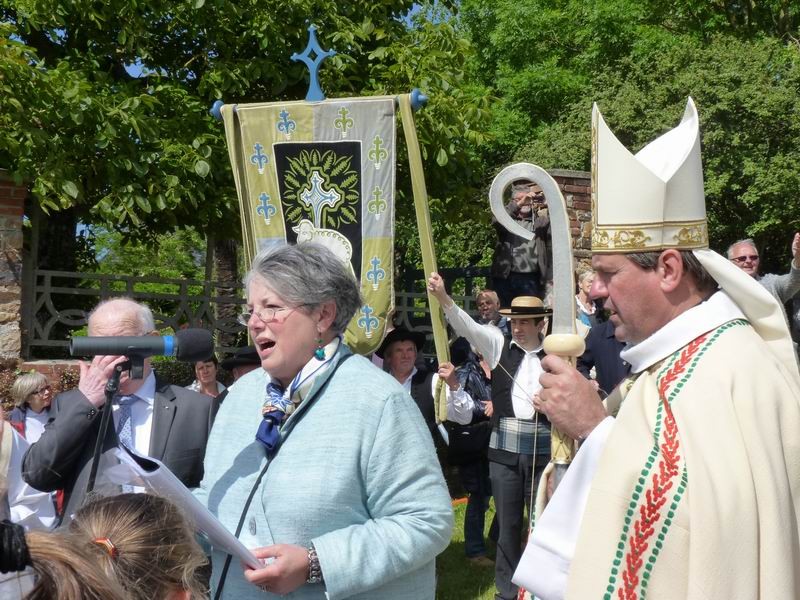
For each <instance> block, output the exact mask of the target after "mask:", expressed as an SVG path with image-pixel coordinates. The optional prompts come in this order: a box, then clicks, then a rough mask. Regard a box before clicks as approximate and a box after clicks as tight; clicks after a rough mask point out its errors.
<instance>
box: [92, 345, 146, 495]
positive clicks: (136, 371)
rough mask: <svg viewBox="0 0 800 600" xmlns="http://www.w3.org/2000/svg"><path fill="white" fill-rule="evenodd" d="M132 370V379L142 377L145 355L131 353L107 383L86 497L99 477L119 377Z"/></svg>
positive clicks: (117, 366)
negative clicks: (98, 471)
mask: <svg viewBox="0 0 800 600" xmlns="http://www.w3.org/2000/svg"><path fill="white" fill-rule="evenodd" d="M128 370H130V372H131V378H132V379H141V378H142V376H143V371H144V357H143V356H136V355H134V354H131V356H129V357H128V360H127V361H125V362H123V363H119V364H118V365H116V366H115V367H114V372H113V373H112V374H111V377H109V378H108V382H107V383H106V389H105V395H106V403H105V404H104V405H103V414H102V416H101V417H100V430H99V431H98V432H97V440H96V441H95V443H94V454H93V456H92V468H91V470H90V471H89V483H88V484H87V485H86V495H85V498H89V496H90V494H91V493H92V491H93V490H94V483H95V479H96V478H97V469H98V467H99V466H100V454H102V451H103V444H104V443H105V440H106V436H107V435H108V427H109V423H110V422H111V413H112V412H114V409H113V406H112V405H113V402H114V396H116V395H117V392H118V391H119V378H120V377H121V376H122V373H124V372H125V371H128Z"/></svg>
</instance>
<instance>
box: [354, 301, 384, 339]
mask: <svg viewBox="0 0 800 600" xmlns="http://www.w3.org/2000/svg"><path fill="white" fill-rule="evenodd" d="M374 312H375V309H374V308H372V307H371V306H370V305H369V304H365V305H364V306H362V307H361V314H362V315H364V316H363V317H360V318H359V319H358V321H357V322H356V325H358V326H359V327H360V328H361V329H363V330H364V335H366V336H367V339H369V338H371V337H372V334H373V333H375V330H376V329H378V325H379V324H380V323H379V322H378V319H377V318H376V317H373V316H372V313H374Z"/></svg>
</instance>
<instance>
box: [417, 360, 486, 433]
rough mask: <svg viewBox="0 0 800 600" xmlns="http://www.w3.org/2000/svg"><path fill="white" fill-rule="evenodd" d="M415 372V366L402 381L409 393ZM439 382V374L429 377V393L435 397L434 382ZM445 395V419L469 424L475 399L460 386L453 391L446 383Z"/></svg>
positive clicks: (460, 423)
mask: <svg viewBox="0 0 800 600" xmlns="http://www.w3.org/2000/svg"><path fill="white" fill-rule="evenodd" d="M416 374H417V368H416V367H414V369H413V370H412V371H411V375H409V376H408V377H406V380H405V381H404V382H403V389H404V390H405V391H407V392H408V393H409V395H410V394H411V378H412V377H414V375H416ZM438 382H439V374H438V373H434V374H433V377H432V378H431V394H432V395H433V397H434V398H436V384H437V383H438ZM444 389H445V397H446V398H447V420H448V421H454V422H455V423H458V424H459V425H469V424H470V423H471V422H472V410H473V408H474V407H475V401H474V400H473V399H472V396H470V395H469V394H468V393H467V392H466V390H464V388H463V387H462V386H458V389H457V390H455V391H453V390H451V389H450V386H449V385H447V383H445V384H444Z"/></svg>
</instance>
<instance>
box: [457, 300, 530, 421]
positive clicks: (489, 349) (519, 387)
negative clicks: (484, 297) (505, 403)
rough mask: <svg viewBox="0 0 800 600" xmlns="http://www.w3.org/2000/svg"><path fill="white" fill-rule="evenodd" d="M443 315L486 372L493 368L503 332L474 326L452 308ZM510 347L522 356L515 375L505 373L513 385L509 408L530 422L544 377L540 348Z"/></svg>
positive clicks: (492, 327)
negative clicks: (485, 366)
mask: <svg viewBox="0 0 800 600" xmlns="http://www.w3.org/2000/svg"><path fill="white" fill-rule="evenodd" d="M444 314H445V316H446V317H447V321H448V322H449V323H450V325H451V326H452V327H453V329H454V330H455V332H456V333H457V334H458V335H460V336H462V337H465V338H467V340H469V343H470V344H472V345H473V346H474V347H475V349H476V350H477V351H478V353H479V354H481V355H482V356H483V358H484V360H485V361H486V363H487V364H488V365H489V368H491V369H495V368H497V365H498V364H499V363H500V356H501V355H502V353H503V346H504V345H505V343H506V337H505V335H503V332H502V331H501V330H500V329H498V328H497V327H495V326H494V325H481V324H480V323H476V322H475V321H473V320H472V318H471V317H470V316H469V315H468V314H467V313H466V312H464V311H463V310H461V309H460V308H459V307H458V306H456V305H455V304H452V305H451V306H449V307H447V308H445V309H444ZM511 343H512V344H514V345H516V346H517V347H519V348H520V349H521V350H523V351H524V352H525V356H524V357H523V358H522V362H521V363H520V365H519V367H518V368H517V372H516V373H513V374H511V373H509V375H512V377H513V380H514V385H512V386H511V406H512V408H513V410H514V416H515V417H516V418H518V419H532V418H533V415H534V413H535V411H534V409H533V396H534V395H535V394H537V393H538V392H539V390H541V389H542V386H541V384H540V383H539V376H540V375H542V373H544V370H543V369H542V364H541V362H540V361H539V357H538V356H537V354H538V353H539V352H540V351H541V350H542V346H541V344H539V347H538V348H535V349H533V350H525V349H524V348H522V346H520V345H519V344H517V343H516V342H514V341H512V342H511Z"/></svg>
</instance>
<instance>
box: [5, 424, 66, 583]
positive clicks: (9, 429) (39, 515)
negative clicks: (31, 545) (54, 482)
mask: <svg viewBox="0 0 800 600" xmlns="http://www.w3.org/2000/svg"><path fill="white" fill-rule="evenodd" d="M29 447H30V444H29V443H28V442H27V441H26V440H25V438H23V437H22V436H21V435H20V434H19V433H17V431H16V429H14V427H13V426H12V425H11V423H9V422H8V421H6V420H5V414H4V413H3V410H2V408H0V520H3V519H8V520H10V521H12V522H13V523H18V524H20V525H22V526H24V527H25V529H49V528H51V527H53V525H55V523H56V510H55V504H54V502H53V499H52V498H51V497H50V494H47V493H45V492H41V491H39V490H36V489H34V488H32V487H31V486H30V485H28V484H27V483H25V481H24V480H23V479H22V459H23V457H24V456H25V452H26V451H27V450H28V448H29ZM0 598H2V596H0Z"/></svg>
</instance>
